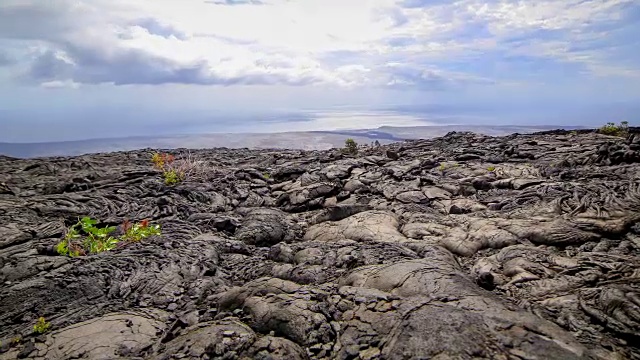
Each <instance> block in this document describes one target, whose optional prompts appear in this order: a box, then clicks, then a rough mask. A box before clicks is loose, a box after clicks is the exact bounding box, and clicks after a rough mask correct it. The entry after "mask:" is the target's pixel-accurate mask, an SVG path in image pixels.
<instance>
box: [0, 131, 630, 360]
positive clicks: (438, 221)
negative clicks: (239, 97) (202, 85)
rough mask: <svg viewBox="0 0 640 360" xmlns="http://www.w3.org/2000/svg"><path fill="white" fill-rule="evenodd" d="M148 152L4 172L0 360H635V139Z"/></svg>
mask: <svg viewBox="0 0 640 360" xmlns="http://www.w3.org/2000/svg"><path fill="white" fill-rule="evenodd" d="M171 152H172V153H174V154H176V157H177V158H180V157H181V156H183V155H184V151H180V150H175V151H171ZM152 154H153V151H152V150H150V149H149V150H141V151H132V152H120V153H110V154H98V155H86V156H79V157H73V158H62V157H60V158H42V159H30V160H18V159H13V158H7V157H1V158H0V182H1V183H2V186H1V187H0V341H1V342H2V344H1V349H2V350H1V352H0V359H14V358H33V359H77V358H89V359H114V358H127V359H171V358H184V359H484V358H487V359H640V257H639V254H640V134H635V135H633V134H632V135H631V136H630V137H628V138H627V139H622V138H617V137H610V136H604V135H599V134H595V133H593V132H589V131H580V132H578V133H576V132H572V133H568V132H563V131H555V132H547V133H539V134H534V135H517V134H516V135H512V136H507V137H488V136H482V135H475V134H471V133H450V134H448V135H447V136H445V137H442V138H437V139H433V140H416V141H410V142H406V143H397V144H392V145H388V146H382V147H379V148H368V149H363V150H361V151H360V153H359V154H358V155H357V156H350V155H343V154H342V153H341V152H340V151H338V150H333V151H265V150H261V151H251V150H247V149H236V150H230V149H215V150H201V151H194V152H192V154H193V155H194V156H195V157H196V158H198V159H200V160H202V161H204V162H205V165H206V166H205V171H203V172H202V173H201V174H199V175H197V176H193V177H192V178H189V179H187V180H186V181H185V182H183V183H181V184H179V185H177V186H167V185H165V184H164V183H163V181H162V177H161V173H160V172H159V171H158V170H156V169H154V168H153V167H152V166H151V162H150V159H151V156H152ZM82 216H91V217H93V218H96V219H99V220H100V221H101V223H102V224H104V225H118V224H121V223H122V222H123V220H124V219H130V220H136V221H139V220H143V219H150V220H151V222H152V223H157V224H160V225H161V229H162V234H161V235H160V236H153V237H149V238H147V239H145V240H143V241H141V242H139V243H133V244H128V245H126V246H123V247H119V248H117V249H115V250H112V251H108V252H104V253H100V254H96V255H88V256H80V257H76V258H71V257H67V256H60V255H57V254H56V253H55V252H54V251H53V247H54V245H55V244H57V243H58V242H59V241H60V239H61V238H62V236H63V235H64V234H65V231H66V229H67V228H68V227H69V225H71V224H73V223H74V222H75V221H77V219H78V217H82ZM41 316H42V317H45V319H46V320H47V321H50V323H51V328H50V331H48V332H45V333H43V334H36V333H34V332H33V325H34V324H35V323H36V321H37V319H38V318H39V317H41Z"/></svg>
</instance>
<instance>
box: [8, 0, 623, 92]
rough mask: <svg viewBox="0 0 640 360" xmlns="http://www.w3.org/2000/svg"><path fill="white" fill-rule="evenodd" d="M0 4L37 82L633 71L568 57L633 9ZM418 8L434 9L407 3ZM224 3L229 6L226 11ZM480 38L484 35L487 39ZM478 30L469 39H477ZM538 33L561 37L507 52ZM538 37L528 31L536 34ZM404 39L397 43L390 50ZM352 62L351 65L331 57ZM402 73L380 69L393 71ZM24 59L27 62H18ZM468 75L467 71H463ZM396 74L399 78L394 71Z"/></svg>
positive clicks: (326, 80)
mask: <svg viewBox="0 0 640 360" xmlns="http://www.w3.org/2000/svg"><path fill="white" fill-rule="evenodd" d="M402 3H405V4H406V2H403V1H400V0H358V1H355V0H304V1H302V0H297V1H296V0H261V1H239V0H234V1H228V0H225V1H202V0H181V1H179V2H178V1H175V0H154V1H149V0H111V1H107V0H73V1H72V0H57V1H56V2H55V3H53V2H43V1H39V0H4V1H3V2H2V4H0V34H2V35H0V40H2V38H4V39H12V40H13V41H22V42H24V44H25V45H24V46H25V47H26V46H37V47H38V48H40V49H41V50H40V51H39V52H38V53H37V54H36V56H35V58H34V59H33V61H32V62H31V63H29V64H28V65H29V68H30V71H29V73H28V74H29V75H30V77H31V78H32V79H33V80H35V81H37V82H39V83H43V84H67V83H71V84H76V83H115V84H160V83H185V84H205V85H206V84H219V85H233V84H266V85H269V84H287V85H317V84H332V85H337V86H343V87H355V86H363V85H364V86H387V85H389V86H393V87H397V86H399V85H402V86H408V87H410V86H415V87H416V88H420V89H431V88H440V87H441V86H442V85H446V84H448V85H451V84H453V85H455V84H461V83H463V82H465V81H470V82H473V83H476V84H477V83H484V84H490V83H494V82H495V81H491V79H490V76H488V75H483V74H480V73H478V70H466V71H465V69H459V68H458V69H456V70H455V71H453V70H447V69H446V67H447V66H448V65H449V64H450V63H453V62H463V61H465V60H466V61H470V62H471V61H474V60H473V59H474V58H478V57H482V56H484V54H485V53H496V52H497V53H503V54H507V55H510V54H516V55H517V54H524V55H528V56H538V57H546V58H552V59H556V60H558V61H564V62H570V63H576V64H582V65H583V66H584V67H585V68H586V69H588V70H589V71H591V72H594V73H599V74H605V75H607V76H608V75H628V74H633V73H634V71H633V70H634V69H630V68H629V66H628V64H627V65H616V64H612V63H611V59H609V58H608V57H607V56H605V55H603V54H601V53H598V52H597V51H596V50H590V51H582V52H576V51H571V50H570V49H568V45H570V44H572V41H574V42H575V41H577V40H580V39H584V37H585V36H588V35H589V34H591V33H592V32H593V29H592V26H593V25H594V24H596V25H597V24H610V23H612V22H616V21H620V19H621V18H622V17H623V10H624V7H623V6H624V5H629V4H632V3H633V0H591V1H582V0H580V1H579V0H566V1H551V0H545V1H511V2H507V1H491V2H486V1H480V0H460V1H455V2H452V3H445V2H442V1H436V2H434V3H433V5H427V6H426V7H420V6H410V7H402V6H400V5H401V4H402ZM419 3H427V4H429V3H431V2H425V1H414V5H419ZM228 4H233V5H228ZM485 29H486V31H484V32H482V31H483V30H485ZM476 30H478V31H480V33H474V31H476ZM538 30H547V31H563V32H564V33H563V34H562V35H561V36H562V38H561V39H535V38H534V39H532V40H531V42H530V44H528V45H521V44H518V43H514V44H507V43H506V42H505V41H507V40H509V39H511V38H513V37H514V36H527V35H528V34H530V33H531V32H535V31H538ZM534 36H535V34H534ZM393 39H404V41H405V43H404V44H400V45H398V44H392V43H391V41H392V40H393ZM340 52H350V53H352V54H356V56H354V58H353V59H352V60H350V62H348V63H345V62H341V63H339V64H333V63H330V62H327V61H324V60H323V59H324V57H325V56H327V55H328V54H338V53H340ZM398 61H400V62H401V63H403V65H402V66H388V64H389V63H391V62H398ZM23 62H24V59H23ZM467 67H468V68H469V69H472V68H473V63H469V64H467ZM395 70H398V72H394V71H395Z"/></svg>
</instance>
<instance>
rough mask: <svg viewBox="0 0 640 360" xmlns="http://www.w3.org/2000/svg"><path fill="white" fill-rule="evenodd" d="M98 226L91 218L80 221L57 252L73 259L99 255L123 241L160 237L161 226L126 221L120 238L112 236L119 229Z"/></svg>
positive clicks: (57, 248)
mask: <svg viewBox="0 0 640 360" xmlns="http://www.w3.org/2000/svg"><path fill="white" fill-rule="evenodd" d="M97 224H98V221H97V220H94V219H91V218H90V217H83V218H82V219H80V220H79V221H78V222H77V223H76V224H74V225H73V226H72V227H71V228H69V230H68V231H67V234H66V235H65V237H64V239H62V241H60V242H59V243H58V244H57V245H56V248H55V250H56V252H57V253H58V254H60V255H68V256H71V257H76V256H80V255H87V254H98V253H101V252H104V251H109V250H113V249H115V248H116V247H117V246H118V243H120V242H121V241H125V242H136V241H140V240H142V239H144V238H146V237H148V236H151V235H160V225H157V224H156V225H151V224H149V221H148V220H143V221H141V222H140V223H136V224H131V223H130V222H129V221H128V220H125V221H124V223H123V224H122V231H123V232H124V234H123V235H121V236H120V237H114V236H112V235H111V234H112V233H113V232H114V231H116V230H117V227H115V226H106V227H102V228H99V227H97V226H96V225H97Z"/></svg>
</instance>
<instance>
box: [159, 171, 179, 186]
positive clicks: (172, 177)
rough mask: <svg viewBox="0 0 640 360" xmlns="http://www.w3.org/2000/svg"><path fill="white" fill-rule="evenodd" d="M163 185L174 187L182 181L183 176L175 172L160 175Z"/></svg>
mask: <svg viewBox="0 0 640 360" xmlns="http://www.w3.org/2000/svg"><path fill="white" fill-rule="evenodd" d="M162 176H163V177H164V183H165V184H167V185H176V184H179V183H180V182H182V181H183V180H184V177H185V176H184V174H182V173H178V172H177V171H176V170H168V171H165V172H163V173H162Z"/></svg>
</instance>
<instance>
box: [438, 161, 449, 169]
mask: <svg viewBox="0 0 640 360" xmlns="http://www.w3.org/2000/svg"><path fill="white" fill-rule="evenodd" d="M446 169H447V165H446V164H445V163H440V166H439V167H438V170H440V171H445V170H446Z"/></svg>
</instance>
